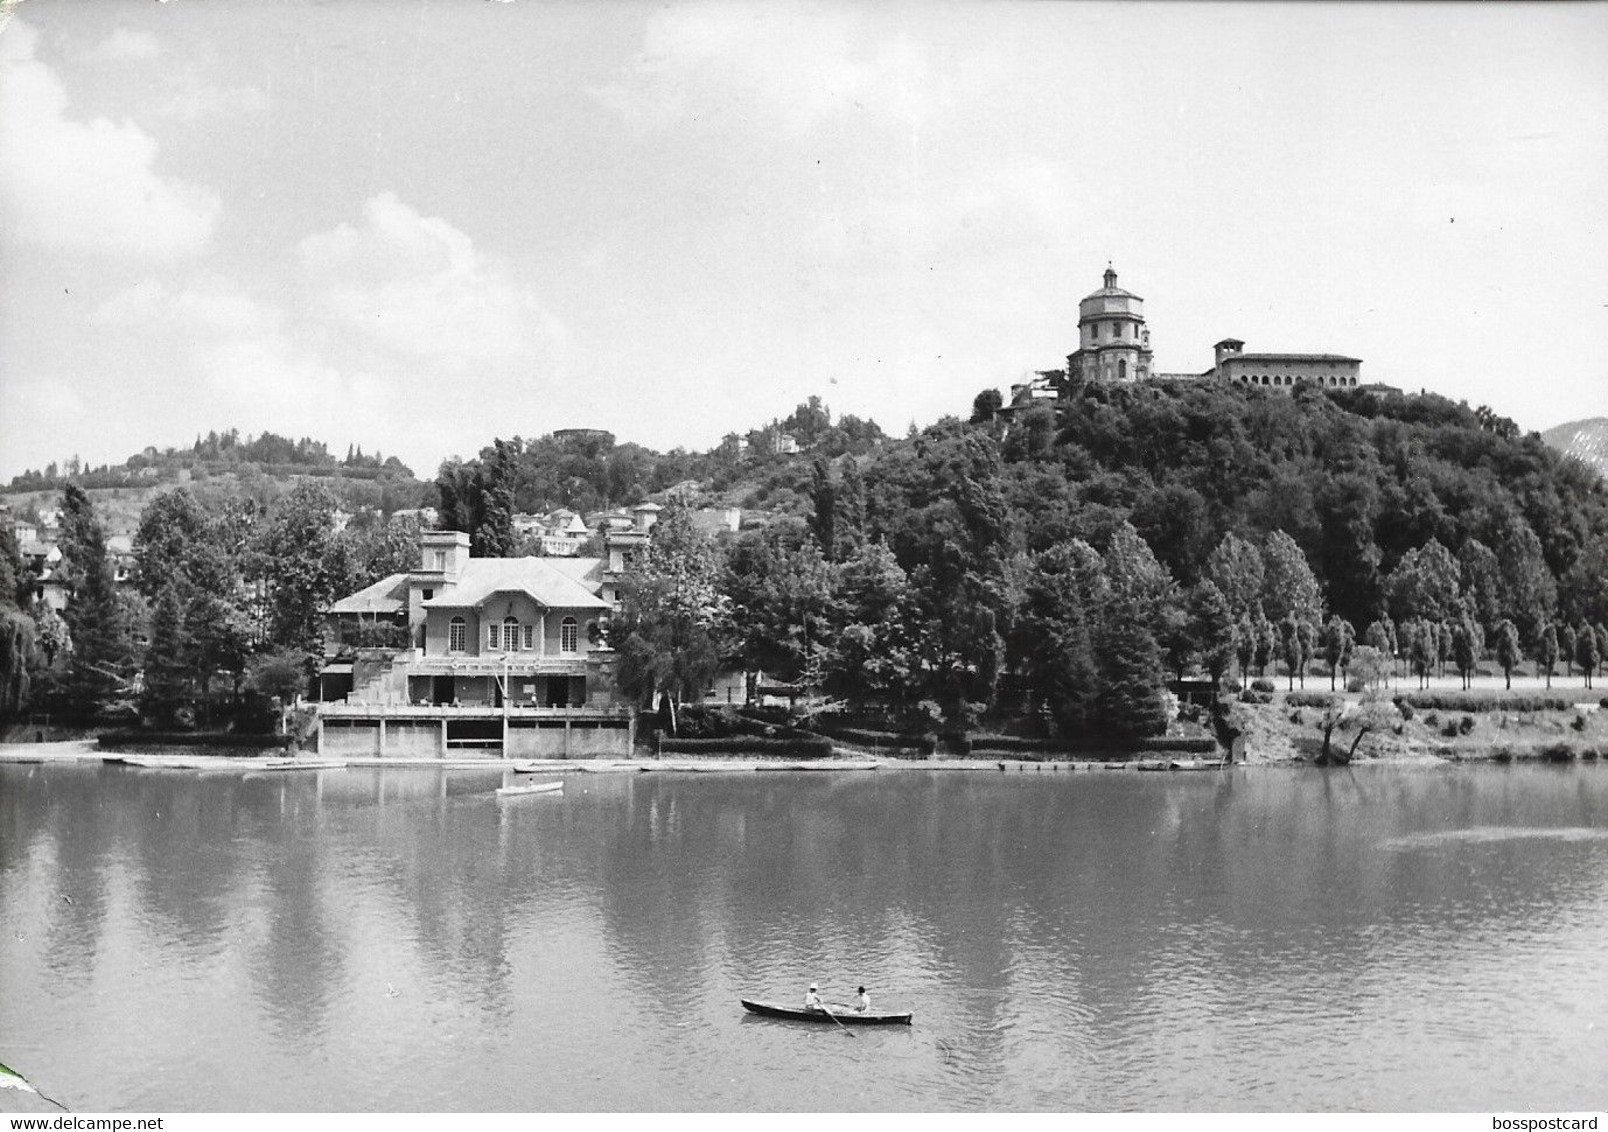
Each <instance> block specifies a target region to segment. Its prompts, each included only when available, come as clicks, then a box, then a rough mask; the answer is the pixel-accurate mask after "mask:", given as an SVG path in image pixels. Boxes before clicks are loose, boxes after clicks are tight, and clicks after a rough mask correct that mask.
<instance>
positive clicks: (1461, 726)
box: [1457, 715, 1474, 735]
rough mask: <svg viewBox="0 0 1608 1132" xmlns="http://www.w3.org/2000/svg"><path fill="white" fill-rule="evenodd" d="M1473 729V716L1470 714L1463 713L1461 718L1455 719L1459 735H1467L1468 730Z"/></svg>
mask: <svg viewBox="0 0 1608 1132" xmlns="http://www.w3.org/2000/svg"><path fill="white" fill-rule="evenodd" d="M1473 730H1474V717H1473V716H1472V715H1465V716H1464V717H1463V718H1462V719H1460V720H1458V721H1457V733H1458V734H1459V735H1467V734H1468V733H1469V732H1470V731H1473Z"/></svg>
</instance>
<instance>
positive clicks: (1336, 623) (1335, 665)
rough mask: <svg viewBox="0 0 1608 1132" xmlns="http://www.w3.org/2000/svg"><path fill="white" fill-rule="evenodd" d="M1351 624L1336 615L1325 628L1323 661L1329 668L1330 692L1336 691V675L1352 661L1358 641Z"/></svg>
mask: <svg viewBox="0 0 1608 1132" xmlns="http://www.w3.org/2000/svg"><path fill="white" fill-rule="evenodd" d="M1356 637H1357V634H1356V630H1354V629H1353V628H1352V627H1351V622H1349V621H1347V620H1345V619H1344V618H1343V617H1341V616H1339V615H1338V614H1336V615H1335V616H1333V617H1331V618H1329V621H1328V623H1327V624H1325V625H1324V627H1323V659H1324V661H1325V663H1327V664H1328V666H1329V691H1331V692H1332V691H1334V685H1335V673H1336V672H1338V671H1339V670H1340V669H1341V668H1342V667H1344V666H1345V664H1346V662H1347V661H1348V660H1349V659H1350V656H1351V649H1352V646H1353V644H1354V642H1355V641H1356Z"/></svg>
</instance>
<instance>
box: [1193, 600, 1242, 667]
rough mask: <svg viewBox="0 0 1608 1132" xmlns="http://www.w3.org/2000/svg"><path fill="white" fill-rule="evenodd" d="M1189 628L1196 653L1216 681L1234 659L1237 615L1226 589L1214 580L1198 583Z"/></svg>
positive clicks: (1202, 665)
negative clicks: (1214, 582)
mask: <svg viewBox="0 0 1608 1132" xmlns="http://www.w3.org/2000/svg"><path fill="white" fill-rule="evenodd" d="M1189 630H1190V638H1191V641H1192V644H1193V647H1194V654H1195V656H1196V657H1198V658H1199V660H1200V665H1201V667H1202V668H1204V669H1205V670H1206V674H1207V675H1208V676H1210V677H1211V679H1212V682H1213V683H1214V684H1215V683H1217V682H1218V681H1220V680H1221V679H1222V678H1223V676H1224V674H1225V673H1226V672H1227V671H1228V666H1229V664H1230V663H1232V661H1233V659H1234V654H1235V649H1236V640H1235V630H1234V617H1233V614H1232V613H1231V612H1230V611H1229V608H1228V601H1227V599H1226V598H1224V597H1223V592H1222V591H1221V590H1219V589H1218V588H1217V587H1216V586H1214V585H1213V584H1212V583H1211V582H1210V581H1202V582H1200V583H1198V584H1197V585H1196V586H1195V588H1194V589H1192V590H1191V591H1190V595H1189Z"/></svg>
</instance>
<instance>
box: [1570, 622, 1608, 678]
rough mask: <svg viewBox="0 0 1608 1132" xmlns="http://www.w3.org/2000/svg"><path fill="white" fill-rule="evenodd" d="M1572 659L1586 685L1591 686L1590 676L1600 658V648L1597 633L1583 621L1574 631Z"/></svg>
mask: <svg viewBox="0 0 1608 1132" xmlns="http://www.w3.org/2000/svg"><path fill="white" fill-rule="evenodd" d="M1574 659H1575V664H1576V665H1578V666H1579V668H1580V672H1581V674H1582V675H1584V676H1585V678H1586V687H1588V688H1589V687H1591V676H1592V673H1594V672H1596V670H1597V664H1598V662H1600V661H1601V660H1602V650H1601V649H1600V648H1598V646H1597V634H1596V633H1595V632H1594V631H1593V630H1592V628H1591V626H1590V625H1588V624H1586V623H1584V622H1582V623H1581V625H1580V628H1579V629H1577V630H1576V631H1575V654H1574Z"/></svg>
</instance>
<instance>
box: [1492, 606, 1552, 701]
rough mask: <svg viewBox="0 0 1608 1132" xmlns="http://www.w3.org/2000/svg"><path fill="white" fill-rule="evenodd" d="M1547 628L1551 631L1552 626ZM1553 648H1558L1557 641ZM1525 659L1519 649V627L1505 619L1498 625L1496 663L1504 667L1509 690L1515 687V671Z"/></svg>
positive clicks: (1521, 650)
mask: <svg viewBox="0 0 1608 1132" xmlns="http://www.w3.org/2000/svg"><path fill="white" fill-rule="evenodd" d="M1547 628H1548V629H1551V628H1552V626H1550V625H1549V626H1547ZM1553 646H1554V647H1556V646H1557V642H1556V641H1554V642H1553ZM1523 658H1524V650H1523V649H1521V648H1520V647H1519V627H1518V626H1517V625H1515V624H1513V622H1512V621H1510V620H1509V619H1508V618H1506V617H1504V618H1502V620H1501V621H1499V622H1497V625H1496V662H1497V663H1498V664H1500V665H1501V666H1502V675H1503V676H1504V677H1506V679H1507V686H1508V688H1509V689H1511V688H1512V687H1513V670H1514V669H1515V668H1517V667H1518V664H1519V661H1520V660H1522V659H1523Z"/></svg>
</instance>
